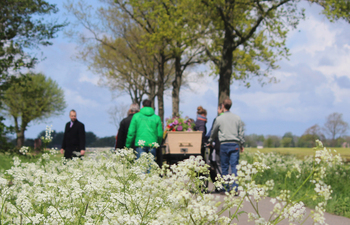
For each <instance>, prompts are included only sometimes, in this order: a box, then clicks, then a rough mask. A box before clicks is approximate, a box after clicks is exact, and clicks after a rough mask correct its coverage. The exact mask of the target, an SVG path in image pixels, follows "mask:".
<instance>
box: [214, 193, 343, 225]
mask: <svg viewBox="0 0 350 225" xmlns="http://www.w3.org/2000/svg"><path fill="white" fill-rule="evenodd" d="M213 194H214V195H217V196H219V197H220V200H219V201H221V202H223V201H224V198H225V196H224V195H220V194H215V193H213ZM237 198H238V197H237ZM270 200H271V198H269V197H267V198H265V199H263V200H261V201H260V202H259V214H260V216H261V217H263V218H265V219H266V220H268V218H270V216H271V214H270V212H271V211H272V210H273V204H272V203H271V202H270ZM236 209H237V208H232V209H230V211H231V213H233V212H235V211H236ZM220 210H221V209H220ZM239 211H244V212H246V213H243V214H240V215H239V216H238V221H237V220H236V219H234V221H233V222H234V223H237V224H238V225H253V224H255V223H254V221H252V222H248V214H247V213H248V212H255V211H254V208H253V206H252V205H251V204H250V202H247V201H245V202H244V204H243V208H242V209H240V210H239ZM310 211H311V209H309V208H307V209H306V216H307V215H309V214H310ZM223 215H224V216H227V217H228V216H229V211H226V212H225V213H224V214H223ZM324 217H325V222H326V223H327V224H329V225H350V219H349V218H346V217H342V216H336V215H333V214H330V213H324ZM278 224H279V225H289V224H299V223H295V222H289V221H288V220H286V219H285V220H282V221H281V222H280V223H278ZM303 224H305V225H313V224H314V223H313V219H312V218H311V216H310V217H309V218H308V219H307V220H306V221H305V222H304V223H303Z"/></svg>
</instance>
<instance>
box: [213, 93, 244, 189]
mask: <svg viewBox="0 0 350 225" xmlns="http://www.w3.org/2000/svg"><path fill="white" fill-rule="evenodd" d="M222 105H223V110H224V113H223V114H222V115H220V116H218V117H217V118H216V120H215V123H214V125H213V129H212V132H211V135H210V138H209V143H212V142H213V140H215V138H216V137H219V141H220V143H221V145H220V160H221V171H222V175H223V176H224V175H228V171H229V167H230V166H231V171H232V173H234V174H235V175H236V176H237V169H236V166H237V165H238V161H239V152H240V151H241V152H243V150H244V148H243V145H244V142H245V141H244V127H243V122H242V120H241V118H240V117H239V116H238V115H236V114H233V113H231V112H230V108H231V106H232V101H231V99H229V98H227V99H225V100H224V101H223V103H222ZM237 187H238V185H237V184H236V183H233V184H232V187H231V188H230V187H228V186H225V191H230V190H232V189H233V188H235V191H237Z"/></svg>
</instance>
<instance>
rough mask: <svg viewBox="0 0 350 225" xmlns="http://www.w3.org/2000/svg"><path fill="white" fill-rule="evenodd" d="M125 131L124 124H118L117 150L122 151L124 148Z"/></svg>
mask: <svg viewBox="0 0 350 225" xmlns="http://www.w3.org/2000/svg"><path fill="white" fill-rule="evenodd" d="M127 132H128V131H127V129H126V125H125V123H123V120H122V121H121V122H120V124H119V130H118V138H117V148H119V149H122V148H124V147H125V141H126V135H127Z"/></svg>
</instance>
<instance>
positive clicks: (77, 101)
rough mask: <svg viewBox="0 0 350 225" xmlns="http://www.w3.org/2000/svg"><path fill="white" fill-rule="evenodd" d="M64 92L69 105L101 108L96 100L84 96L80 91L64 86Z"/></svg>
mask: <svg viewBox="0 0 350 225" xmlns="http://www.w3.org/2000/svg"><path fill="white" fill-rule="evenodd" d="M64 94H65V99H66V102H67V103H68V106H83V107H87V108H90V109H91V108H99V106H100V104H99V103H97V102H96V101H95V100H91V99H89V98H84V97H83V96H81V95H80V94H79V92H78V91H75V90H70V89H67V88H64Z"/></svg>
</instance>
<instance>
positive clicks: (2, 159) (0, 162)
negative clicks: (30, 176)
mask: <svg viewBox="0 0 350 225" xmlns="http://www.w3.org/2000/svg"><path fill="white" fill-rule="evenodd" d="M41 155H42V154H38V155H35V156H32V157H29V156H24V155H17V154H16V155H15V154H6V153H5V154H3V153H0V173H4V172H5V171H6V170H8V169H10V168H11V166H12V165H13V157H15V156H16V157H18V158H19V159H20V160H21V162H28V163H31V162H33V163H34V162H36V161H37V160H38V159H39V158H40V157H41ZM62 156H63V155H62V154H56V155H51V156H50V157H51V159H53V160H59V159H60V158H61V157H62Z"/></svg>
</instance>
